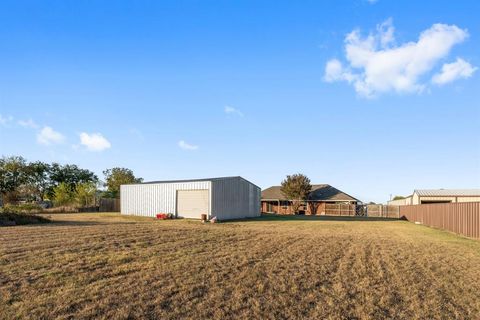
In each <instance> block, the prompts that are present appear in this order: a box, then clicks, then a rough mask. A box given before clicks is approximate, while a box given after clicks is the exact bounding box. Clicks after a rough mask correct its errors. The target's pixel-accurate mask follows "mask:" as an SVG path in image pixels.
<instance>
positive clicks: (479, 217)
mask: <svg viewBox="0 0 480 320" xmlns="http://www.w3.org/2000/svg"><path fill="white" fill-rule="evenodd" d="M400 217H402V218H405V219H407V220H408V221H411V222H417V223H421V224H424V225H427V226H430V227H435V228H440V229H444V230H448V231H451V232H454V233H457V234H461V235H463V236H467V237H471V238H476V239H480V202H464V203H436V204H421V205H410V206H400Z"/></svg>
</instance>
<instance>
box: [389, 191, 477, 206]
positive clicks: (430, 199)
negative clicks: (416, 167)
mask: <svg viewBox="0 0 480 320" xmlns="http://www.w3.org/2000/svg"><path fill="white" fill-rule="evenodd" d="M456 202H480V189H420V190H414V191H413V194H412V195H410V196H408V197H406V198H405V199H399V200H390V201H388V205H390V206H405V205H412V204H426V203H456Z"/></svg>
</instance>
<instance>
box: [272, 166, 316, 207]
mask: <svg viewBox="0 0 480 320" xmlns="http://www.w3.org/2000/svg"><path fill="white" fill-rule="evenodd" d="M311 190H312V185H311V184H310V179H309V178H308V177H307V176H305V175H303V174H301V173H297V174H293V175H288V176H287V178H286V179H285V180H283V181H282V186H281V188H280V191H281V192H282V193H283V195H284V196H285V197H286V198H287V199H288V200H290V201H291V203H292V209H293V212H294V213H298V209H299V208H300V206H301V205H302V202H304V201H305V200H307V198H308V195H309V194H310V191H311Z"/></svg>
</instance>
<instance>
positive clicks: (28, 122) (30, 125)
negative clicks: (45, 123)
mask: <svg viewBox="0 0 480 320" xmlns="http://www.w3.org/2000/svg"><path fill="white" fill-rule="evenodd" d="M17 123H18V124H19V125H20V126H22V127H24V128H32V129H36V128H38V124H36V123H35V121H33V120H32V119H28V120H18V121H17Z"/></svg>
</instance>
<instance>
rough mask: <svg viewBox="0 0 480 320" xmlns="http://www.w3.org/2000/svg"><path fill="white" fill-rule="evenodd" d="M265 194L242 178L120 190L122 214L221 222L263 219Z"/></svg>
mask: <svg viewBox="0 0 480 320" xmlns="http://www.w3.org/2000/svg"><path fill="white" fill-rule="evenodd" d="M260 197H261V190H260V188H259V187H257V186H256V185H254V184H253V183H251V182H249V181H247V180H245V179H244V178H242V177H224V178H211V179H197V180H176V181H154V182H146V183H139V184H127V185H122V186H121V187H120V210H121V213H122V214H125V215H135V216H145V217H155V216H156V215H157V214H158V213H172V214H174V215H175V216H176V217H179V218H189V219H200V217H201V214H207V216H208V218H211V217H214V216H216V217H217V218H218V219H219V220H229V219H241V218H249V217H258V216H260Z"/></svg>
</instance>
